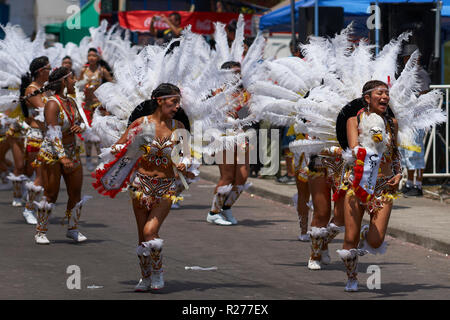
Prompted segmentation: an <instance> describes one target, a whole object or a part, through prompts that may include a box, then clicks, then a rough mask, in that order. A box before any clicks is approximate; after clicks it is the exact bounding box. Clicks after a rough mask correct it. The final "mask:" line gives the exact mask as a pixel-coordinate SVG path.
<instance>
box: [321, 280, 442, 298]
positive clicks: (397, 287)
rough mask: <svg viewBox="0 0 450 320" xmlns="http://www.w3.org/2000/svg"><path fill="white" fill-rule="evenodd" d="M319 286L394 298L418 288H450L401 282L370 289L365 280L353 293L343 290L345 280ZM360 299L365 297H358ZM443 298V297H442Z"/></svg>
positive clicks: (355, 293) (354, 293)
mask: <svg viewBox="0 0 450 320" xmlns="http://www.w3.org/2000/svg"><path fill="white" fill-rule="evenodd" d="M318 285H321V286H329V287H341V288H342V292H343V293H346V294H349V295H351V296H352V298H358V293H361V292H363V293H372V294H374V296H373V297H371V298H379V299H381V298H395V297H404V296H407V295H408V293H411V292H416V291H419V290H435V289H450V287H447V286H441V285H430V284H421V283H417V284H402V283H386V284H383V283H382V284H381V289H373V290H370V289H369V288H367V286H366V283H365V281H360V282H359V291H358V292H353V293H347V292H345V291H344V287H345V281H342V282H330V283H318ZM360 298H361V299H367V297H360ZM442 299H445V297H442Z"/></svg>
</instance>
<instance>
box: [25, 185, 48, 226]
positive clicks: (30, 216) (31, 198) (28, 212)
mask: <svg viewBox="0 0 450 320" xmlns="http://www.w3.org/2000/svg"><path fill="white" fill-rule="evenodd" d="M25 188H26V189H27V190H28V192H27V202H26V204H25V209H24V210H23V213H22V214H23V217H24V218H25V220H26V222H27V223H28V224H37V220H36V217H35V208H34V202H35V201H37V202H38V201H39V200H38V198H39V196H40V194H41V193H42V192H43V191H44V188H43V187H41V186H36V185H34V182H33V181H28V182H26V183H25Z"/></svg>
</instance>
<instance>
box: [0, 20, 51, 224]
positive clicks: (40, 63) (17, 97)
mask: <svg viewBox="0 0 450 320" xmlns="http://www.w3.org/2000/svg"><path fill="white" fill-rule="evenodd" d="M2 28H3V30H4V32H5V39H3V40H1V41H0V49H1V50H0V51H1V54H0V65H3V66H4V68H2V71H1V72H0V86H1V87H8V93H7V94H6V93H5V94H4V95H2V96H1V101H0V105H2V107H4V108H5V109H9V110H10V112H9V115H10V118H12V119H14V118H15V119H16V121H8V122H9V124H10V127H9V129H8V131H7V134H6V135H7V137H8V141H9V144H10V146H11V150H12V153H13V158H14V167H15V168H14V171H13V173H11V174H10V175H9V179H10V180H11V181H12V183H13V190H14V200H13V206H21V205H22V197H23V191H25V194H27V193H28V195H27V199H26V208H25V210H24V212H23V215H24V217H25V219H26V221H27V222H28V223H30V224H36V218H35V217H34V215H33V211H34V209H33V201H34V200H35V199H36V198H37V197H38V195H39V193H40V192H42V172H41V171H40V170H36V179H35V181H34V182H26V181H28V180H29V178H30V177H31V175H32V174H33V171H34V169H33V168H32V167H31V163H32V161H33V160H34V158H35V156H36V152H37V151H38V150H39V146H40V144H41V143H42V139H43V136H42V129H43V122H42V121H43V117H42V111H43V106H44V104H45V99H46V97H45V95H44V94H43V93H42V91H41V88H42V86H43V84H44V82H45V81H46V80H47V78H48V74H49V71H50V65H49V61H48V58H47V57H45V56H44V54H45V49H44V41H45V36H44V33H43V32H41V31H40V32H38V34H37V35H36V38H35V39H34V41H30V40H29V39H28V38H27V37H26V36H25V35H24V33H23V31H22V30H21V29H20V28H19V27H18V26H11V25H7V26H5V27H2ZM19 101H20V106H18V107H17V108H16V110H14V108H15V107H16V106H17V102H19ZM20 108H21V110H22V112H20ZM24 140H25V141H24ZM24 184H26V188H24Z"/></svg>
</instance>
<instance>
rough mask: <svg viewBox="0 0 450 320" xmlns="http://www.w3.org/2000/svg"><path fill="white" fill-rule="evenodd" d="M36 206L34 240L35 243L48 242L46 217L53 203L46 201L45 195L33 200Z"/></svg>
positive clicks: (48, 215)
mask: <svg viewBox="0 0 450 320" xmlns="http://www.w3.org/2000/svg"><path fill="white" fill-rule="evenodd" d="M34 205H35V206H36V208H37V224H36V234H35V236H34V240H35V242H36V243H37V244H49V243H50V241H48V239H47V236H46V233H47V230H48V218H49V217H50V214H51V213H52V209H53V206H54V204H53V203H49V202H47V200H46V199H45V197H44V198H43V199H42V200H41V201H40V202H34Z"/></svg>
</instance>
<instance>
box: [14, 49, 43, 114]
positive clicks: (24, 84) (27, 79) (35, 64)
mask: <svg viewBox="0 0 450 320" xmlns="http://www.w3.org/2000/svg"><path fill="white" fill-rule="evenodd" d="M47 64H49V60H48V58H47V57H46V56H41V57H37V58H34V59H33V60H32V61H31V63H30V68H29V70H30V72H27V73H26V74H24V75H23V76H22V77H21V83H20V96H21V97H24V96H25V91H26V90H27V88H28V86H29V85H30V84H31V82H33V80H34V79H35V78H36V76H37V74H38V72H39V69H41V68H43V67H45V66H46V65H47ZM39 91H40V90H36V91H35V92H37V93H36V94H34V95H37V94H39V93H41V92H39ZM20 108H21V109H22V113H23V115H24V117H25V118H28V116H29V112H28V107H27V105H26V102H25V99H20Z"/></svg>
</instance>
